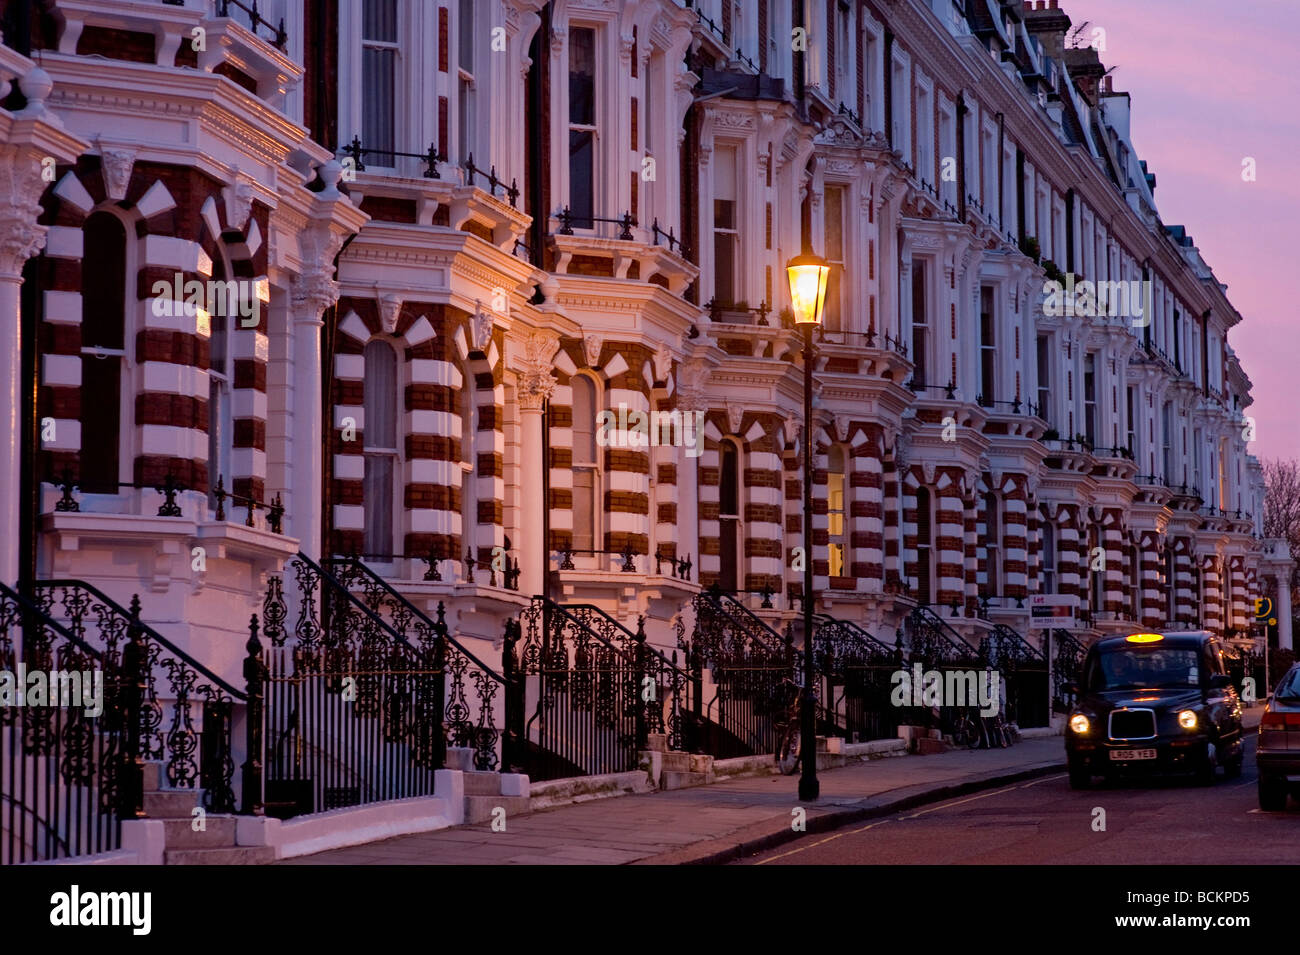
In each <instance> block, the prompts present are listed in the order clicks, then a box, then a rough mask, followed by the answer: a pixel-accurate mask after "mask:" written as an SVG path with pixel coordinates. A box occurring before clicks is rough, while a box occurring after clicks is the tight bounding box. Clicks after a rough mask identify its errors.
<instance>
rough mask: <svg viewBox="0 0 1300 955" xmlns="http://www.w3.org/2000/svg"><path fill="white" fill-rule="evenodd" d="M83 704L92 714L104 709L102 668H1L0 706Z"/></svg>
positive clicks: (95, 715)
mask: <svg viewBox="0 0 1300 955" xmlns="http://www.w3.org/2000/svg"><path fill="white" fill-rule="evenodd" d="M5 706H16V707H21V706H69V707H81V708H82V709H83V710H85V712H86V715H87V716H89V717H97V716H99V715H101V714H102V713H103V712H104V671H103V670H29V669H27V666H26V664H23V663H20V664H18V667H17V669H16V670H0V707H5Z"/></svg>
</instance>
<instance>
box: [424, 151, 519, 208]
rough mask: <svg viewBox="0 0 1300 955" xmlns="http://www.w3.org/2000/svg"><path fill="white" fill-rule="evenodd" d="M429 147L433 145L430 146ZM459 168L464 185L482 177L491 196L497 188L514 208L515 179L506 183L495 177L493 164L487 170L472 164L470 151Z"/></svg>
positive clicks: (516, 187)
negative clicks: (463, 174)
mask: <svg viewBox="0 0 1300 955" xmlns="http://www.w3.org/2000/svg"><path fill="white" fill-rule="evenodd" d="M429 148H430V149H432V148H433V147H432V146H430V147H429ZM461 169H463V170H464V171H465V183H466V185H470V186H472V185H475V184H476V182H477V180H479V179H482V180H483V182H484V183H486V184H487V193H488V195H490V196H492V198H494V199H495V198H497V190H498V189H500V190H501V191H502V193H503V194H504V195H505V197H506V198H507V199H509V200H510V206H511V208H514V206H515V205H516V203H518V201H519V182H518V180H516V179H511V180H510V185H508V186H507V185H506V181H505V180H504V179H498V178H497V167H496V166H495V165H494V166H493V167H492V168H491V169H490V170H489V171H488V172H484V171H483V170H482V169H480V168H479V167H478V166H475V165H474V154H473V153H470V154H469V158H468V159H466V160H465V161H464V162H463V163H461Z"/></svg>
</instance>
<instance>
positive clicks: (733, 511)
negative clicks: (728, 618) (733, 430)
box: [718, 441, 743, 590]
mask: <svg viewBox="0 0 1300 955" xmlns="http://www.w3.org/2000/svg"><path fill="white" fill-rule="evenodd" d="M720 457H721V460H720V461H719V465H720V467H719V472H720V475H719V479H720V482H721V483H720V486H719V488H718V518H719V520H718V524H719V533H720V536H721V541H720V543H721V547H720V550H721V561H720V565H721V566H720V575H719V580H718V585H719V586H720V587H721V588H722V589H723V590H739V589H740V566H741V565H740V548H741V542H742V540H743V535H742V534H741V523H740V505H741V500H742V494H741V489H740V481H741V471H740V448H738V447H737V446H736V443H735V442H734V441H724V442H723V443H722V448H721V455H720Z"/></svg>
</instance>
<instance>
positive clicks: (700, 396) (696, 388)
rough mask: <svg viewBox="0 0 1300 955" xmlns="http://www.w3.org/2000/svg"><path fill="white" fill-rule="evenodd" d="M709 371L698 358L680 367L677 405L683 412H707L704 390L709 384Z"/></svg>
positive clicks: (678, 369) (676, 393) (678, 371)
mask: <svg viewBox="0 0 1300 955" xmlns="http://www.w3.org/2000/svg"><path fill="white" fill-rule="evenodd" d="M708 377H709V371H708V368H707V367H706V366H705V364H704V362H703V361H701V360H700V359H698V358H692V359H691V360H690V361H687V362H685V363H684V364H682V365H680V366H678V368H677V389H676V391H675V393H674V394H675V397H676V398H677V405H678V407H679V408H681V409H682V410H683V411H707V410H708V407H709V405H708V402H707V401H706V400H705V398H704V389H705V386H706V384H707V383H708Z"/></svg>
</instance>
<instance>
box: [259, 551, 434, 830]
mask: <svg viewBox="0 0 1300 955" xmlns="http://www.w3.org/2000/svg"><path fill="white" fill-rule="evenodd" d="M290 575H292V578H293V580H294V582H295V583H296V587H295V589H294V591H293V592H292V593H291V594H290V595H289V598H288V599H286V596H285V593H284V580H285V579H286V578H289V576H290ZM291 618H292V619H291ZM263 623H264V626H263V634H264V635H265V636H266V637H267V639H268V640H269V641H270V647H269V648H267V650H266V661H267V673H266V700H265V713H266V717H265V726H266V731H265V736H266V759H265V775H266V804H267V812H268V813H269V814H272V815H278V816H282V817H288V816H292V815H297V814H299V813H304V812H318V811H321V810H327V809H337V808H340V807H343V806H351V805H359V804H362V803H370V802H379V801H383V800H389V799H401V798H405V797H409V796H428V795H432V794H433V792H434V772H435V771H436V770H438V769H440V768H442V766H443V760H444V756H445V738H444V727H443V714H444V707H445V703H446V698H445V687H446V683H445V679H444V677H445V669H446V668H445V667H444V666H440V663H441V662H443V661H445V660H446V657H445V656H440V655H439V646H440V645H441V646H442V647H443V650H444V651H445V650H446V643H447V641H446V640H444V639H442V638H441V637H442V635H441V634H440V633H439V632H438V631H437V630H436V629H435V628H426V629H424V630H420V629H419V628H415V629H416V635H417V639H418V640H420V642H419V643H418V644H413V643H411V642H410V641H409V640H408V639H407V638H406V637H405V636H404V635H403V634H402V633H400V632H398V631H397V630H396V629H394V628H393V627H392V626H391V625H390V623H389V622H388V621H387V620H385V619H384V618H383V617H382V616H380V614H379V613H376V612H375V611H374V610H372V609H371V608H370V607H369V606H367V605H366V604H365V603H364V602H363V601H362V600H361V599H360V598H358V597H357V596H356V595H354V594H353V593H352V591H351V589H350V588H349V587H348V586H347V585H345V584H344V583H343V582H342V581H341V580H339V579H338V578H337V577H336V576H335V575H334V574H333V573H331V572H330V571H329V570H327V569H325V568H323V567H321V566H320V565H319V564H317V563H316V562H315V561H313V560H311V559H310V558H309V557H307V556H305V555H303V554H298V555H297V556H296V557H294V558H293V559H292V560H290V561H289V563H288V564H287V565H286V567H285V571H284V572H283V574H280V575H274V576H272V577H271V578H270V580H269V581H268V587H267V593H266V598H265V601H264V604H263Z"/></svg>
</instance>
